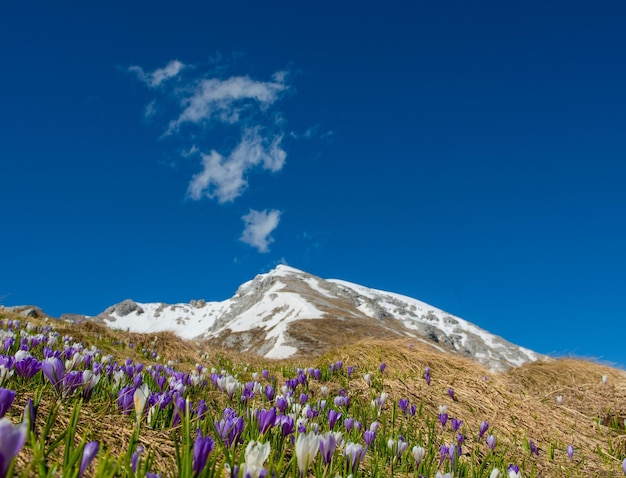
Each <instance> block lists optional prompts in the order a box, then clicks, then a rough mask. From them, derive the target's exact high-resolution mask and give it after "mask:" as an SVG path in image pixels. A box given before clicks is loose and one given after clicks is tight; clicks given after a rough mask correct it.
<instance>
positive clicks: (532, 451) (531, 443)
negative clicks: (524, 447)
mask: <svg viewBox="0 0 626 478" xmlns="http://www.w3.org/2000/svg"><path fill="white" fill-rule="evenodd" d="M528 446H529V447H530V454H531V455H533V454H534V455H537V456H539V449H538V448H537V445H535V442H534V441H532V440H530V441H529V442H528Z"/></svg>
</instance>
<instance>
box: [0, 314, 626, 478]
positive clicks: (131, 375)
mask: <svg viewBox="0 0 626 478" xmlns="http://www.w3.org/2000/svg"><path fill="white" fill-rule="evenodd" d="M0 334H1V335H2V340H1V341H0V342H1V343H2V344H3V345H2V347H3V350H2V352H1V354H0V364H2V363H4V364H5V368H6V369H9V368H12V370H14V373H13V374H12V375H11V376H9V377H5V378H4V381H3V383H2V384H1V387H3V388H5V389H7V390H12V391H15V400H14V402H13V404H12V406H10V407H9V409H8V411H7V413H6V417H7V418H8V420H9V421H11V422H12V423H18V422H19V421H20V420H21V419H22V418H21V417H22V411H23V410H24V406H25V405H26V403H27V401H28V400H29V399H32V400H34V401H35V403H36V404H37V405H38V406H37V412H36V419H35V424H34V434H33V435H32V437H31V439H29V440H28V441H27V443H26V444H25V445H24V446H23V448H22V450H21V451H20V453H19V455H18V457H17V460H16V463H15V475H16V476H21V475H23V476H47V474H49V473H52V474H53V475H54V474H59V473H61V472H63V476H69V475H70V474H72V473H71V472H70V471H71V470H75V472H78V466H79V463H80V461H81V460H80V454H81V453H82V450H83V445H84V444H85V443H90V442H97V443H98V446H99V451H98V452H97V454H96V457H95V459H94V462H93V463H92V464H91V465H90V468H88V471H87V472H85V476H96V475H97V476H132V474H131V470H132V460H131V455H132V454H133V453H134V452H136V451H137V446H138V445H141V446H142V447H143V449H144V451H143V453H142V455H141V457H142V458H141V461H140V462H139V468H138V471H136V476H146V473H147V472H148V471H149V472H154V473H159V474H160V475H161V476H222V473H223V472H222V470H223V469H224V468H225V467H230V468H231V469H232V467H234V466H235V465H237V466H241V467H243V466H244V462H245V463H247V464H248V465H250V466H251V463H252V461H251V460H252V458H251V455H247V454H246V448H247V446H248V445H249V443H250V442H251V440H256V441H259V442H262V443H267V444H269V452H268V456H267V457H266V459H265V460H264V461H263V462H262V467H264V468H265V469H267V470H268V471H270V472H272V471H273V472H275V473H277V476H297V474H298V469H299V466H300V464H299V458H298V456H297V455H298V452H297V447H298V445H297V443H296V442H294V441H291V440H290V438H289V437H294V438H295V437H300V436H302V437H306V436H308V435H310V434H311V433H312V434H313V435H312V436H317V437H318V438H316V439H320V438H319V437H324V436H326V435H324V433H326V432H328V431H329V430H330V429H333V430H334V431H335V432H340V433H341V439H340V441H339V442H338V443H337V444H336V448H333V449H332V457H333V461H332V462H331V463H329V464H328V465H325V464H324V460H323V457H322V455H320V454H319V452H318V451H316V452H315V453H313V454H312V459H311V460H310V463H309V464H308V466H306V469H307V472H306V474H307V475H308V476H315V477H321V476H335V475H339V476H347V475H348V474H352V475H353V476H356V475H357V474H358V476H377V477H387V476H399V477H400V476H402V477H404V476H417V475H418V474H419V475H423V476H429V477H430V476H433V477H434V476H435V474H436V472H440V473H441V474H442V475H443V474H444V473H454V476H455V477H461V476H476V477H483V476H490V475H491V473H492V470H493V468H496V469H498V470H500V472H501V473H503V474H502V475H501V476H505V475H504V473H505V472H506V470H507V469H508V468H509V465H515V466H518V467H519V468H520V475H519V476H525V477H528V476H541V477H562V476H581V477H582V476H585V477H588V476H594V477H615V476H620V475H621V474H622V471H621V463H622V460H623V459H624V458H625V457H626V440H625V437H626V434H625V429H624V418H626V405H625V404H626V375H625V373H624V372H623V371H621V370H618V369H614V368H611V367H608V366H605V365H600V364H595V363H592V362H588V361H582V360H574V359H561V360H553V361H550V362H542V361H538V362H534V363H528V364H524V365H522V366H520V367H517V368H513V369H510V370H508V371H506V372H502V373H493V372H491V371H489V370H487V369H486V368H484V367H483V366H482V365H480V364H477V363H476V362H474V361H472V360H469V359H466V358H463V357H459V356H456V355H451V354H449V353H444V352H441V351H438V350H434V349H433V348H432V347H429V346H427V345H425V344H422V343H420V342H416V341H415V340H412V339H408V338H404V339H393V340H378V339H376V340H374V339H366V340H362V341H359V342H357V343H354V344H345V345H344V346H342V347H334V348H333V349H332V350H329V351H328V352H326V353H325V354H324V355H323V356H321V357H318V358H314V359H310V360H305V359H297V360H293V359H285V360H278V361H277V360H266V359H263V358H259V357H258V356H255V355H251V354H236V353H233V352H230V351H228V350H221V349H216V348H213V347H209V346H204V347H202V348H197V346H196V344H191V343H189V342H186V341H184V340H183V339H180V338H178V337H176V336H174V335H173V334H171V333H165V332H159V333H150V334H137V333H127V332H121V331H115V330H111V329H109V328H107V327H104V326H103V325H99V324H97V323H94V322H84V323H78V324H71V323H67V322H52V321H50V320H47V321H45V320H40V319H28V321H27V322H24V319H23V318H20V317H18V316H16V315H13V314H8V313H6V312H0ZM10 337H13V338H14V339H19V340H16V341H15V342H14V343H13V344H11V345H9V347H8V348H7V344H9V343H10V342H11V341H10V340H8V341H7V338H10ZM46 337H47V339H46ZM53 337H56V339H52V340H51V338H53ZM20 344H22V345H21V346H23V347H24V348H26V349H29V350H30V353H31V355H32V357H33V359H34V360H42V359H43V356H44V355H48V356H54V354H55V352H54V350H58V351H59V352H60V353H61V354H62V355H61V356H62V357H63V358H65V357H67V359H66V363H65V374H66V376H69V375H70V374H72V373H73V372H74V371H76V372H79V371H80V373H81V376H84V375H83V374H84V372H83V370H87V369H88V370H90V371H94V370H96V371H98V372H99V377H100V378H99V380H98V381H97V383H96V385H95V387H94V388H93V391H92V395H91V396H90V398H88V399H87V398H86V396H85V395H84V393H83V390H84V387H85V384H84V383H79V384H77V385H76V388H75V389H74V391H72V392H63V391H60V392H57V391H55V387H54V386H53V384H52V382H51V381H50V380H48V379H46V378H45V376H44V375H43V372H37V373H35V374H34V375H33V376H32V378H28V379H27V378H25V377H23V376H20V375H19V372H18V367H17V365H16V364H15V362H14V363H13V365H12V366H11V365H8V366H7V365H6V364H7V363H9V362H11V360H13V361H16V360H17V359H21V360H24V359H23V357H22V356H21V355H20V354H18V347H20ZM46 350H47V352H46ZM76 353H78V354H79V356H80V360H76V359H75V357H76V355H75V354H76ZM2 357H4V358H2ZM85 357H90V359H89V360H86V359H85ZM67 360H69V361H70V362H67ZM87 363H89V365H86V364H87ZM72 364H73V365H72ZM96 364H102V365H101V366H100V365H96ZM383 364H384V366H383ZM0 366H2V365H0ZM427 368H428V369H429V370H430V373H429V374H428V376H429V382H430V383H428V381H427V380H426V378H425V371H426V370H427ZM70 369H71V370H70ZM367 375H369V377H367ZM137 377H139V378H137ZM159 377H164V378H167V379H166V380H165V381H164V382H161V381H160V379H159V380H157V379H158V378H159ZM366 378H369V380H366ZM68 382H69V380H68ZM140 383H144V384H146V385H147V387H148V390H149V396H150V398H149V399H148V403H147V405H146V408H145V409H144V410H143V411H142V412H141V413H140V415H137V417H139V420H140V421H139V423H140V426H139V427H137V423H138V422H137V419H136V412H135V409H134V407H133V405H132V400H131V405H130V408H129V409H128V408H125V407H126V405H124V404H123V403H125V402H124V400H123V397H124V396H125V395H124V393H126V394H128V393H134V392H135V391H136V390H137V389H138V388H141V387H140V385H139V384H140ZM159 383H162V385H159ZM228 384H231V385H232V388H229V387H228ZM257 384H258V385H257ZM268 387H272V390H273V391H274V394H273V395H272V396H271V399H270V395H268V393H269V392H268V390H269V389H268ZM122 391H125V392H122ZM165 396H170V397H172V399H173V401H170V402H169V404H167V405H165V406H164V408H163V409H162V410H160V411H158V410H157V411H154V410H153V411H152V412H151V411H150V410H152V408H151V407H152V405H151V404H157V403H161V402H162V400H164V399H163V397H165ZM177 397H179V398H182V402H180V400H179V398H177ZM281 397H282V398H281ZM289 397H293V398H289ZM338 397H343V398H338ZM201 400H203V402H202V403H203V404H204V405H203V406H202V408H203V410H204V411H203V412H200V413H196V412H195V410H197V407H198V405H199V404H200V403H201ZM405 400H406V402H405ZM282 401H285V404H286V405H287V409H285V410H284V411H282V410H281V408H282ZM322 401H325V402H322ZM176 403H178V404H179V405H178V406H179V407H180V406H182V409H181V408H177V406H176ZM185 403H189V405H188V406H186V405H184V404H185ZM323 403H324V404H323ZM180 404H183V405H180ZM298 404H300V405H298ZM79 405H80V409H78V407H79ZM413 406H414V407H415V408H414V409H413V408H412V407H413ZM441 406H445V407H446V410H442V409H441V408H440V407H441ZM228 407H231V408H232V410H233V413H234V414H235V415H236V416H238V417H242V422H241V423H242V426H243V428H242V433H241V434H240V440H235V442H233V443H232V444H230V445H229V444H228V443H226V442H224V438H220V437H221V436H222V435H220V433H221V432H219V423H220V421H221V420H223V419H224V417H223V410H224V409H225V408H228ZM157 408H158V407H157ZM185 409H187V410H189V413H188V414H187V415H186V416H187V418H185V419H183V420H182V421H180V422H178V423H177V421H176V415H177V413H178V412H177V410H178V411H181V410H185ZM404 409H406V412H404V411H403V410H404ZM77 410H78V412H77ZM255 410H257V411H255ZM261 411H262V413H263V415H259V413H261ZM270 412H271V414H272V416H273V417H275V418H272V419H271V421H269V422H265V421H263V420H264V419H265V418H266V417H267V415H266V414H270ZM331 412H332V414H331ZM73 413H74V416H73V417H72V414H73ZM338 414H341V416H340V417H339V419H338V420H336V423H335V424H334V425H333V426H331V425H330V422H329V420H330V417H331V416H334V417H335V418H336V417H337V415H338ZM442 414H445V415H447V420H446V422H445V424H444V425H442V423H443V418H442ZM53 416H56V419H52V421H50V420H51V417H53ZM183 417H185V413H184V412H183ZM262 417H264V418H263V419H262ZM290 417H291V418H290ZM291 419H293V420H294V422H293V423H294V427H296V428H297V424H298V423H299V424H300V426H301V427H302V430H301V431H298V430H297V429H293V430H291V431H289V425H288V423H289V420H291ZM354 421H359V422H361V425H362V428H361V429H358V428H356V427H355V425H354ZM485 421H486V422H488V428H487V430H486V432H485V433H484V435H483V436H481V437H479V429H480V426H481V423H482V422H485ZM374 422H376V423H378V428H377V430H376V432H375V433H374V438H373V440H372V442H371V444H370V445H369V446H368V447H367V448H365V446H366V443H367V440H369V439H370V438H371V433H370V435H369V437H368V435H367V434H366V433H364V432H366V431H368V430H370V431H371V430H372V429H373V428H376V427H374V426H373V423H374ZM262 423H265V425H262ZM349 423H351V425H350V426H349V425H348V424H349ZM214 426H218V428H217V429H216V428H214ZM264 426H266V427H267V428H266V429H265V430H263V427H264ZM453 427H458V428H457V431H454V428H453ZM197 429H198V430H200V435H197V432H196V430H197ZM285 430H286V431H287V432H289V433H288V435H286V436H284V433H285ZM305 431H306V435H305V434H304V432H305ZM316 434H317V435H316ZM459 434H461V438H459ZM204 436H206V437H209V438H210V440H211V441H212V444H213V448H212V451H211V452H210V453H208V455H207V456H208V459H207V461H206V463H205V464H204V468H202V470H201V472H200V473H197V474H196V473H195V472H194V471H193V466H194V464H195V463H196V462H195V461H194V460H195V458H194V456H195V453H194V449H196V447H197V446H198V443H199V441H200V439H201V437H204ZM489 436H492V437H493V439H494V440H495V446H494V449H493V451H492V450H490V448H489V445H488V442H487V437H489ZM389 440H392V442H391V445H393V444H394V443H395V446H396V448H394V447H393V446H391V447H390V446H389ZM398 440H400V441H399V442H398ZM225 443H226V444H225ZM404 443H406V449H405V448H404V445H403V444H404ZM460 443H462V447H461V452H460V453H458V447H456V448H455V449H456V452H457V453H458V454H452V455H450V452H448V454H446V455H444V457H443V459H442V458H441V449H442V447H443V446H446V447H450V446H451V445H458V444H460ZM356 445H359V446H363V447H364V448H363V449H364V450H366V451H365V452H364V453H363V457H362V459H361V460H360V463H359V464H357V465H356V467H355V468H350V467H349V466H348V465H347V464H346V463H350V460H348V462H346V461H345V458H344V457H345V456H351V455H350V453H351V452H352V451H353V450H354V449H355V448H354V447H355V446H356ZM568 446H572V447H573V448H572V457H571V459H570V458H569V457H568V453H567V449H568ZM68 447H69V448H68ZM413 447H421V448H423V449H424V458H423V459H422V461H421V462H420V464H419V465H417V466H416V462H415V459H414V456H413V454H412V453H411V451H412V449H413ZM68 449H70V450H74V451H75V453H78V455H76V456H74V455H72V453H69V452H68V451H67V450H68ZM535 451H536V453H535ZM72 459H74V460H75V461H74V462H72ZM72 463H73V464H72ZM55 464H56V465H55ZM55 466H56V467H57V468H56V472H53V469H54V467H55ZM350 472H352V473H350ZM133 473H135V472H133Z"/></svg>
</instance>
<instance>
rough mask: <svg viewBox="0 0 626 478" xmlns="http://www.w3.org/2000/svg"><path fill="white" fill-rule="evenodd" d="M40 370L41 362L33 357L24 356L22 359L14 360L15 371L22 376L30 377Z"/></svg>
mask: <svg viewBox="0 0 626 478" xmlns="http://www.w3.org/2000/svg"><path fill="white" fill-rule="evenodd" d="M40 370H41V362H40V361H39V360H37V359H36V358H35V357H30V356H28V357H26V358H23V359H22V360H16V362H15V372H16V373H17V374H18V375H19V376H20V377H24V378H32V377H33V376H34V375H35V374H36V373H37V372H39V371H40Z"/></svg>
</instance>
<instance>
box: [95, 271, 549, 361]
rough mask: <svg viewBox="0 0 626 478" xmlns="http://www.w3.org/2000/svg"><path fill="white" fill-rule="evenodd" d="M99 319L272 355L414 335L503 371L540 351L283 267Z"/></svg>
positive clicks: (424, 307) (116, 309) (401, 301)
mask: <svg viewBox="0 0 626 478" xmlns="http://www.w3.org/2000/svg"><path fill="white" fill-rule="evenodd" d="M96 319H100V320H102V321H104V323H105V324H107V325H108V326H109V327H112V328H117V329H123V330H129V331H133V332H143V333H147V332H159V331H173V332H174V333H176V334H177V335H179V336H180V337H183V338H187V339H198V340H205V341H210V342H213V343H216V344H219V345H220V346H222V347H227V348H234V349H236V350H239V351H247V352H253V353H256V354H258V355H261V356H263V357H266V358H287V357H292V356H294V355H297V354H317V353H320V352H323V351H324V350H326V349H327V348H328V347H330V346H332V345H339V344H345V343H346V341H348V340H350V341H352V340H358V339H362V338H365V337H376V338H382V337H389V338H399V337H405V338H411V339H412V340H415V341H421V342H425V343H428V344H430V345H431V346H433V347H435V348H438V349H440V350H445V351H449V352H453V353H458V354H461V355H464V356H468V357H472V358H474V359H475V360H477V361H478V362H480V363H482V364H484V365H486V366H487V367H489V368H490V369H492V370H504V369H507V368H510V367H514V366H518V365H521V364H524V363H527V362H531V361H535V360H537V359H539V358H541V356H540V355H539V354H537V353H535V352H533V351H531V350H528V349H525V348H523V347H519V346H517V345H514V344H512V343H510V342H507V341H506V340H504V339H502V338H501V337H498V336H496V335H493V334H491V333H489V332H487V331H486V330H483V329H481V328H479V327H477V326H476V325H474V324H472V323H470V322H467V321H465V320H463V319H460V318H458V317H454V316H452V315H450V314H448V313H446V312H444V311H442V310H440V309H437V308H436V307H433V306H431V305H428V304H426V303H424V302H421V301H419V300H417V299H412V298H410V297H406V296H403V295H399V294H394V293H391V292H384V291H380V290H375V289H370V288H367V287H363V286H360V285H357V284H352V283H350V282H345V281H341V280H334V279H328V280H325V279H321V278H319V277H316V276H313V275H311V274H308V273H306V272H303V271H300V270H297V269H294V268H292V267H288V266H284V265H280V266H278V267H277V268H275V269H274V270H272V271H270V272H269V273H267V274H260V275H258V276H256V277H255V278H254V279H253V280H251V281H249V282H246V283H244V284H242V285H241V286H240V287H239V289H238V290H237V292H236V293H235V295H234V296H233V297H231V298H230V299H227V300H224V301H221V302H207V301H205V300H197V301H191V302H190V303H189V304H173V305H168V304H162V303H146V304H144V303H137V302H133V301H131V300H125V301H123V302H121V303H119V304H116V305H114V306H112V307H109V308H108V309H107V310H105V311H104V312H103V313H102V314H100V315H99V316H97V318H96Z"/></svg>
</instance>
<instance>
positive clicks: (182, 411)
mask: <svg viewBox="0 0 626 478" xmlns="http://www.w3.org/2000/svg"><path fill="white" fill-rule="evenodd" d="M190 405H191V404H190ZM186 415H187V401H186V400H185V398H184V397H183V396H182V395H178V396H177V397H176V400H175V401H174V418H173V420H172V426H173V427H175V426H177V425H178V424H179V423H180V422H181V420H182V418H183V417H185V416H186Z"/></svg>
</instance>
